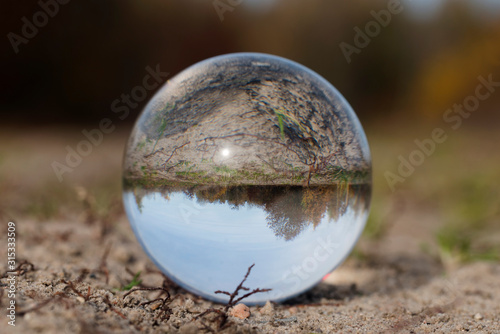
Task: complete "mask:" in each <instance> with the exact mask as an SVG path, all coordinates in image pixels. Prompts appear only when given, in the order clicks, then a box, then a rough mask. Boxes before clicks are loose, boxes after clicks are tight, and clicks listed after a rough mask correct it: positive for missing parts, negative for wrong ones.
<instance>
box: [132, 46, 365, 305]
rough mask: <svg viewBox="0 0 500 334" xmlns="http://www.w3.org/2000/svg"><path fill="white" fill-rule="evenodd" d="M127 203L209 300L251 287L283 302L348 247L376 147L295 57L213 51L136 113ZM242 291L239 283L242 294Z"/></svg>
mask: <svg viewBox="0 0 500 334" xmlns="http://www.w3.org/2000/svg"><path fill="white" fill-rule="evenodd" d="M123 177H124V193H123V200H124V203H125V209H126V212H127V215H128V218H129V221H130V224H131V226H132V228H133V230H134V232H135V234H136V236H137V239H138V240H139V242H140V243H141V244H142V246H143V248H144V250H145V251H146V253H147V254H148V255H149V256H150V257H151V259H152V260H153V261H154V262H155V264H156V265H157V266H158V267H159V268H160V269H161V270H162V271H163V272H164V273H165V274H166V275H167V276H169V277H170V278H171V279H172V280H173V281H175V282H176V283H177V284H179V285H180V286H182V287H184V288H185V289H187V290H189V291H191V292H192V293H195V294H198V295H201V296H203V297H205V298H208V299H211V300H214V301H217V302H222V303H224V302H227V301H228V299H229V297H228V296H226V295H224V294H220V293H215V291H217V290H226V291H229V292H232V291H233V290H234V289H235V288H236V287H237V286H238V284H239V283H240V282H241V280H242V279H243V277H244V275H245V273H246V272H247V269H248V268H249V267H250V266H251V265H252V264H255V266H254V267H253V269H252V272H251V274H250V275H249V277H248V279H247V281H246V282H245V286H246V287H249V288H250V289H254V288H261V289H272V290H271V291H269V292H263V293H256V294H253V295H251V296H250V297H248V298H247V299H246V300H245V302H246V303H248V304H262V303H265V302H266V301H267V300H272V301H282V300H285V299H287V298H290V297H292V296H295V295H297V294H299V293H301V292H304V291H305V290H307V289H309V288H311V287H312V286H314V285H315V284H317V283H318V282H319V281H321V279H322V278H323V277H324V276H325V275H326V274H328V273H329V272H330V271H332V270H333V269H334V268H335V267H337V266H338V265H339V264H340V263H341V262H342V261H343V260H344V259H345V258H346V257H347V255H348V254H349V253H350V251H351V250H352V248H353V247H354V245H355V243H356V241H357V239H358V238H359V236H360V234H361V232H362V230H363V228H364V225H365V222H366V218H367V215H368V211H369V201H370V195H371V158H370V152H369V148H368V143H367V140H366V137H365V135H364V132H363V129H362V127H361V125H360V123H359V121H358V119H357V117H356V115H355V113H354V112H353V110H352V108H351V107H350V106H349V104H348V103H347V101H346V100H345V99H344V98H343V97H342V95H341V94H340V93H339V92H338V91H337V90H336V89H335V88H334V87H333V86H332V85H331V84H329V83H328V82H327V81H326V80H325V79H323V78H322V77H321V76H319V75H318V74H316V73H315V72H313V71H311V70H309V69H307V68H305V67H304V66H302V65H299V64H297V63H295V62H293V61H290V60H287V59H284V58H280V57H276V56H271V55H265V54H258V53H237V54H229V55H224V56H219V57H215V58H210V59H208V60H205V61H202V62H200V63H197V64H195V65H193V66H191V67H189V68H188V69H186V70H184V71H183V72H181V73H179V74H178V75H176V76H175V77H174V78H172V79H170V80H168V81H167V83H166V84H165V85H164V86H163V87H162V88H161V89H160V90H159V91H158V93H157V94H156V95H155V96H154V97H153V98H152V99H151V101H150V102H149V103H148V104H147V106H146V107H145V109H144V110H143V112H142V113H141V115H140V116H139V118H138V120H137V122H136V124H135V126H134V128H133V131H132V134H131V136H130V139H129V142H128V145H127V149H126V155H125V161H124V174H123ZM240 294H241V293H240Z"/></svg>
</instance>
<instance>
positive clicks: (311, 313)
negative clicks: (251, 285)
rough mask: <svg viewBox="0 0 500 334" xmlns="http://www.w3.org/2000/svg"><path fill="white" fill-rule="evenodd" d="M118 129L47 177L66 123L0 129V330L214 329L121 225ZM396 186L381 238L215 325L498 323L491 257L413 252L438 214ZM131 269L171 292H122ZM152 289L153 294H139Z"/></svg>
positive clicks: (356, 328) (448, 326) (406, 329)
mask: <svg viewBox="0 0 500 334" xmlns="http://www.w3.org/2000/svg"><path fill="white" fill-rule="evenodd" d="M126 132H127V131H123V132H120V133H118V132H117V133H115V134H113V135H110V137H109V138H105V140H104V141H103V144H102V145H100V146H99V147H96V148H95V150H94V152H93V153H92V155H89V157H88V158H86V159H84V161H83V162H82V164H81V165H79V166H78V167H76V168H75V169H74V171H73V172H71V173H67V174H65V181H64V182H63V183H59V182H58V181H57V179H56V177H55V176H54V174H53V171H52V169H51V167H50V164H51V162H52V161H53V160H54V159H58V160H60V161H62V160H63V159H64V156H65V151H64V147H65V146H66V145H76V144H77V143H78V141H79V140H81V138H80V136H79V135H78V133H76V135H75V134H74V133H75V132H74V131H72V130H68V132H67V133H61V132H60V131H59V132H58V133H57V134H54V131H39V132H37V133H32V135H31V136H30V137H24V138H23V137H22V136H19V135H17V137H16V135H15V133H14V132H5V131H4V132H2V135H0V136H1V137H2V138H1V140H0V143H1V145H0V158H3V159H2V160H1V162H0V179H1V180H2V181H1V192H2V196H1V198H0V200H1V201H0V202H1V203H2V204H1V205H0V212H1V214H0V219H1V221H2V222H1V226H3V227H2V228H3V229H4V231H5V232H4V231H2V232H1V234H0V245H1V250H0V255H1V258H2V260H1V261H2V262H1V263H2V266H1V268H2V271H3V270H6V269H7V265H6V257H7V256H6V244H7V236H6V231H7V222H8V221H9V220H14V221H15V223H16V232H17V235H16V255H17V263H18V264H21V263H23V262H22V261H28V262H29V263H25V264H23V265H22V267H21V268H20V275H19V277H17V281H18V284H17V289H16V299H15V300H16V306H17V308H16V322H15V324H16V326H15V328H14V327H11V326H9V325H8V324H7V322H8V321H9V320H8V318H7V317H6V316H5V315H3V316H2V317H1V318H0V321H1V322H2V324H1V326H0V333H164V332H168V333H177V332H178V333H198V332H203V331H206V332H210V331H212V332H215V331H217V330H218V326H219V324H220V317H219V315H218V314H217V313H212V314H208V315H205V316H202V317H200V318H197V316H199V315H200V314H201V313H202V312H204V311H205V310H207V309H209V308H217V309H222V308H223V305H217V304H213V303H211V302H208V301H205V300H203V299H200V298H198V297H197V296H194V295H191V294H190V293H187V292H185V291H184V290H182V289H180V288H178V287H176V286H175V285H173V284H171V283H169V281H168V280H165V277H164V276H163V275H161V274H160V273H159V272H158V271H157V270H156V269H155V267H154V265H153V264H152V263H151V262H150V261H149V259H148V258H147V256H146V255H145V253H144V252H143V251H142V249H141V248H140V246H139V244H138V242H137V241H136V239H135V236H134V234H133V232H132V231H131V229H130V227H129V224H128V222H127V220H126V217H125V215H124V213H123V209H122V207H121V205H120V204H119V197H120V193H119V182H120V180H119V173H118V171H119V170H120V163H121V152H122V149H123V145H124V142H125V141H124V138H125V134H126ZM37 145H43V147H44V148H45V149H44V150H40V149H39V147H38V146H37ZM373 145H374V144H372V148H373ZM37 147H38V148H37ZM374 151H375V152H376V151H377V145H376V144H375V149H374ZM6 156H8V157H9V158H8V159H6ZM376 172H377V171H376ZM376 182H377V180H376ZM77 185H79V186H80V188H75V186H77ZM97 185H101V186H97ZM102 185H105V186H102ZM99 187H101V188H99ZM405 191H406V192H402V193H399V195H398V198H404V202H405V204H404V210H403V211H400V212H398V213H397V214H390V215H389V216H390V219H391V225H390V228H389V229H388V231H387V232H386V233H385V234H384V235H383V237H381V238H378V239H369V238H363V239H362V240H361V241H360V243H359V245H358V247H357V250H356V252H355V254H354V255H353V256H351V257H350V258H349V259H348V260H347V262H346V263H344V264H343V265H342V266H341V267H340V268H339V269H337V270H336V271H334V272H333V273H332V274H331V275H330V276H329V277H328V278H327V279H325V280H324V282H322V283H321V284H320V285H318V286H317V287H315V288H314V289H312V290H311V291H309V292H307V293H305V294H303V295H301V296H299V297H297V298H295V299H293V300H289V301H288V302H286V303H283V304H279V305H276V304H271V303H269V304H267V305H266V306H264V307H250V312H251V315H250V317H248V318H246V319H239V318H236V317H233V316H229V317H228V321H227V322H226V325H225V327H224V328H223V329H222V330H221V331H222V332H225V333H253V332H255V333H259V332H265V333H335V332H338V333H391V332H393V333H399V332H401V333H458V332H474V333H500V304H499V303H498V300H500V280H499V279H498V277H500V264H499V263H496V262H468V263H461V264H454V263H447V265H443V262H442V261H440V260H439V258H438V257H436V256H435V255H433V254H428V253H426V252H423V251H422V250H421V244H422V242H427V241H429V240H430V237H431V236H432V234H433V233H434V230H435V228H436V226H437V225H439V224H440V216H439V214H438V213H437V212H436V211H435V208H434V209H433V208H432V207H430V208H429V207H428V205H427V204H425V203H424V204H423V203H422V201H421V200H420V199H418V197H416V196H415V195H414V194H413V193H412V192H408V191H409V190H408V189H407V190H405ZM53 201H54V202H55V206H56V209H53V208H52V206H53V205H52V204H51V203H53ZM391 201H392V200H391ZM391 201H389V203H392V202H391ZM24 202H31V205H27V204H26V203H24ZM25 204H26V205H25ZM28 204H30V203H28ZM34 204H37V205H34ZM375 205H379V204H377V201H376V202H375ZM59 206H63V207H62V208H60V207H59ZM51 208H52V209H51ZM423 208H425V209H423ZM388 219H389V218H388ZM30 264H33V266H31V265H30ZM139 271H140V272H141V275H140V277H139V278H140V279H141V280H142V283H141V285H140V286H144V287H164V289H165V290H166V291H168V292H169V294H170V295H171V296H172V297H175V298H173V300H172V301H170V300H165V299H164V298H166V293H163V294H161V295H160V293H161V292H163V290H155V291H137V292H132V293H130V294H129V295H127V296H125V295H126V294H127V291H121V290H120V289H121V288H122V287H124V286H127V285H128V284H129V283H130V282H131V281H132V279H133V276H134V274H136V273H138V272H139ZM242 278H243V277H242ZM201 279H202V278H201ZM1 283H2V288H3V289H2V290H0V291H3V293H2V296H1V298H0V302H1V305H0V308H1V309H2V310H4V311H3V312H2V313H3V314H5V312H6V311H5V309H6V307H7V306H8V303H9V301H10V299H9V298H8V284H7V283H8V281H7V279H6V278H2V280H1ZM234 288H235V287H221V289H223V290H228V291H232V290H233V289H234ZM261 288H265V287H261ZM0 293H1V292H0ZM156 298H161V299H162V300H159V301H157V302H154V303H151V304H146V305H144V304H142V303H145V302H147V301H151V300H154V299H156ZM164 301H165V303H164V304H163V302H164ZM141 304H142V305H141ZM164 305H165V307H164Z"/></svg>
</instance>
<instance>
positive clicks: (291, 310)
mask: <svg viewBox="0 0 500 334" xmlns="http://www.w3.org/2000/svg"><path fill="white" fill-rule="evenodd" d="M297 311H298V310H297V308H296V307H295V306H292V307H290V308H289V309H288V312H290V314H297Z"/></svg>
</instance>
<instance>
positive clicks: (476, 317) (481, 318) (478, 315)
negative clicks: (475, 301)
mask: <svg viewBox="0 0 500 334" xmlns="http://www.w3.org/2000/svg"><path fill="white" fill-rule="evenodd" d="M474 319H476V320H483V316H482V315H481V313H476V315H475V316H474Z"/></svg>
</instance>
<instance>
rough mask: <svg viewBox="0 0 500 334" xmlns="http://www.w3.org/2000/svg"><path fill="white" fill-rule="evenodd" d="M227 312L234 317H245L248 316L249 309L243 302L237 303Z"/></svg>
mask: <svg viewBox="0 0 500 334" xmlns="http://www.w3.org/2000/svg"><path fill="white" fill-rule="evenodd" d="M229 314H230V315H232V316H233V317H236V318H240V319H246V318H248V317H249V316H250V309H249V308H248V306H246V305H245V304H238V305H236V306H234V307H233V308H232V309H231V312H230V313H229Z"/></svg>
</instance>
